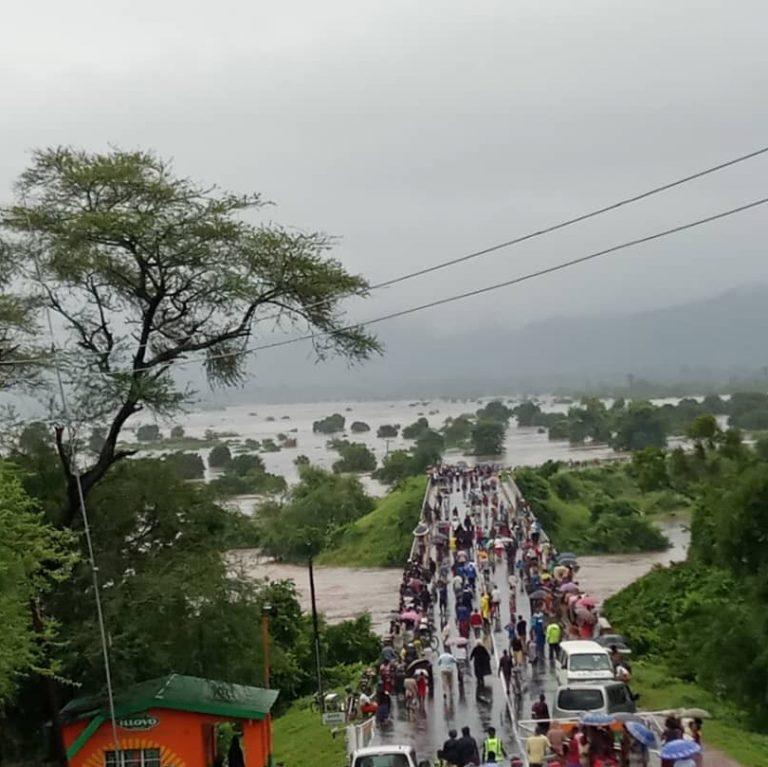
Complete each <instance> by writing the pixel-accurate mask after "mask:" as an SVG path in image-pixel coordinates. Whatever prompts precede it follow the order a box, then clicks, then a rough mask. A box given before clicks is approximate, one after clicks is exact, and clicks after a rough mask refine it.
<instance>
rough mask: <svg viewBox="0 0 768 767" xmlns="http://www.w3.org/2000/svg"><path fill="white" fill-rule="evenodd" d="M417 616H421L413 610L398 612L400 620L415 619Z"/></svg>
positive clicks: (417, 618)
mask: <svg viewBox="0 0 768 767" xmlns="http://www.w3.org/2000/svg"><path fill="white" fill-rule="evenodd" d="M419 618H421V615H419V614H418V613H417V612H416V611H415V610H405V611H403V612H401V613H400V620H403V621H417V620H419Z"/></svg>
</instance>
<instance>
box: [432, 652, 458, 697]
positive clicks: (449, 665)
mask: <svg viewBox="0 0 768 767" xmlns="http://www.w3.org/2000/svg"><path fill="white" fill-rule="evenodd" d="M457 666H458V662H457V661H456V658H454V657H453V654H452V653H449V652H444V653H441V654H440V656H439V657H438V659H437V667H438V668H439V669H440V678H441V679H442V681H443V697H446V694H447V693H453V674H454V669H456V667H457Z"/></svg>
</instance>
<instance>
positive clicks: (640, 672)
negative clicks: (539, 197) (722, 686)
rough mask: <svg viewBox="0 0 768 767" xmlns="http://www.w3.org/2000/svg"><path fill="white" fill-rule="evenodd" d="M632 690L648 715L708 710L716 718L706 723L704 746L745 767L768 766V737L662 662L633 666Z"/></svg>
mask: <svg viewBox="0 0 768 767" xmlns="http://www.w3.org/2000/svg"><path fill="white" fill-rule="evenodd" d="M632 671H633V678H632V689H633V690H634V691H635V692H638V693H640V700H639V702H638V705H639V706H640V708H641V709H643V710H644V711H659V710H662V709H667V708H684V707H696V708H704V709H706V710H707V711H709V713H711V714H712V716H713V717H714V718H713V719H708V720H706V722H705V723H704V731H703V738H704V746H705V748H706V747H707V746H710V747H712V748H716V749H718V750H719V751H722V752H723V753H724V754H726V755H728V756H730V757H731V758H732V759H735V760H736V761H737V762H738V763H739V764H741V765H742V766H743V767H765V765H767V764H768V735H762V734H760V733H757V732H751V731H750V730H748V729H747V728H746V727H744V726H742V725H741V724H740V722H741V721H742V720H743V713H742V712H740V711H738V710H737V709H735V708H734V707H732V706H730V705H729V704H727V703H726V702H724V701H722V700H720V699H718V698H717V697H716V696H715V695H713V694H712V693H711V692H708V691H707V690H705V689H704V688H703V687H700V686H699V685H697V684H695V683H693V682H686V681H683V680H682V679H678V678H677V677H675V675H674V673H673V672H672V671H671V670H670V669H669V668H668V666H667V665H666V664H665V663H664V662H661V661H638V662H636V663H634V664H633V666H632Z"/></svg>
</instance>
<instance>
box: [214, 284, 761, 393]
mask: <svg viewBox="0 0 768 767" xmlns="http://www.w3.org/2000/svg"><path fill="white" fill-rule="evenodd" d="M496 322H497V325H496V326H494V327H483V328H467V329H466V331H465V332H463V333H461V334H459V335H454V336H446V335H441V334H440V333H439V331H435V330H434V329H430V328H431V327H432V326H429V325H421V324H419V318H418V316H415V317H411V318H408V320H407V321H397V322H395V323H392V324H391V325H389V324H386V325H381V326H378V327H377V328H376V330H377V332H378V333H380V335H381V337H382V340H383V341H384V342H385V344H386V348H387V351H386V355H385V356H384V357H383V358H381V359H374V360H372V361H371V362H369V363H367V364H366V365H363V366H360V367H353V368H348V367H347V366H346V365H345V364H344V363H343V362H340V361H338V360H336V361H327V362H324V363H320V364H314V362H313V361H312V360H311V359H310V355H309V353H308V349H307V348H306V347H305V346H302V345H300V344H299V345H296V346H290V347H285V348H284V349H280V350H277V352H276V353H272V352H266V353H265V354H264V355H260V356H258V357H257V359H256V361H255V365H254V367H253V371H254V377H253V378H252V379H251V380H250V381H249V382H248V383H247V384H246V386H245V387H244V389H243V390H241V391H239V392H238V391H236V392H232V391H223V392H218V393H216V394H214V395H213V399H214V400H216V401H218V402H232V401H238V400H239V401H253V400H284V401H299V400H305V401H306V400H311V399H339V398H375V397H417V396H437V395H445V396H459V397H460V396H469V395H483V394H494V393H507V392H509V393H513V392H518V393H522V392H526V391H528V392H530V391H534V390H539V391H541V390H549V391H551V390H554V389H557V388H560V387H589V386H590V385H595V384H597V383H606V382H617V381H624V380H625V378H626V376H627V375H629V374H633V375H635V376H637V377H642V378H646V379H649V380H655V381H662V382H666V381H684V380H685V381H694V380H695V381H713V382H719V381H725V380H727V379H728V377H729V376H739V375H747V374H748V375H753V374H755V373H760V371H762V369H763V367H764V366H765V365H768V349H766V341H765V329H766V328H768V286H766V285H757V286H753V287H750V288H745V289H740V290H736V291H730V292H728V293H724V294H722V295H718V296H715V297H713V298H709V299H706V300H702V301H696V302H692V303H687V304H680V305H678V306H670V307H666V308H663V309H657V310H654V311H643V312H636V313H627V314H612V315H604V316H599V315H596V316H586V317H585V316H581V317H553V318H551V319H547V320H543V321H538V322H532V323H530V324H528V325H525V326H524V327H522V328H512V327H509V328H506V327H504V326H503V324H501V323H503V315H500V316H498V317H497V319H496ZM267 355H268V356H267Z"/></svg>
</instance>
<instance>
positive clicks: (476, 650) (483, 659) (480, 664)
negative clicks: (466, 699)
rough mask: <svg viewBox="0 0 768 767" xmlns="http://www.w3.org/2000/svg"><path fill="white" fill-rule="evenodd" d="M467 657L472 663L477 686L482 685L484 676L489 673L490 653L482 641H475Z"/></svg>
mask: <svg viewBox="0 0 768 767" xmlns="http://www.w3.org/2000/svg"><path fill="white" fill-rule="evenodd" d="M469 659H470V660H471V661H472V663H473V667H474V672H475V678H476V679H477V685H478V687H484V686H485V677H486V676H487V675H488V674H490V673H491V655H490V653H489V652H488V650H487V648H486V646H485V645H484V644H483V643H482V642H477V644H476V645H475V646H474V647H473V648H472V652H471V653H470V654H469Z"/></svg>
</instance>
